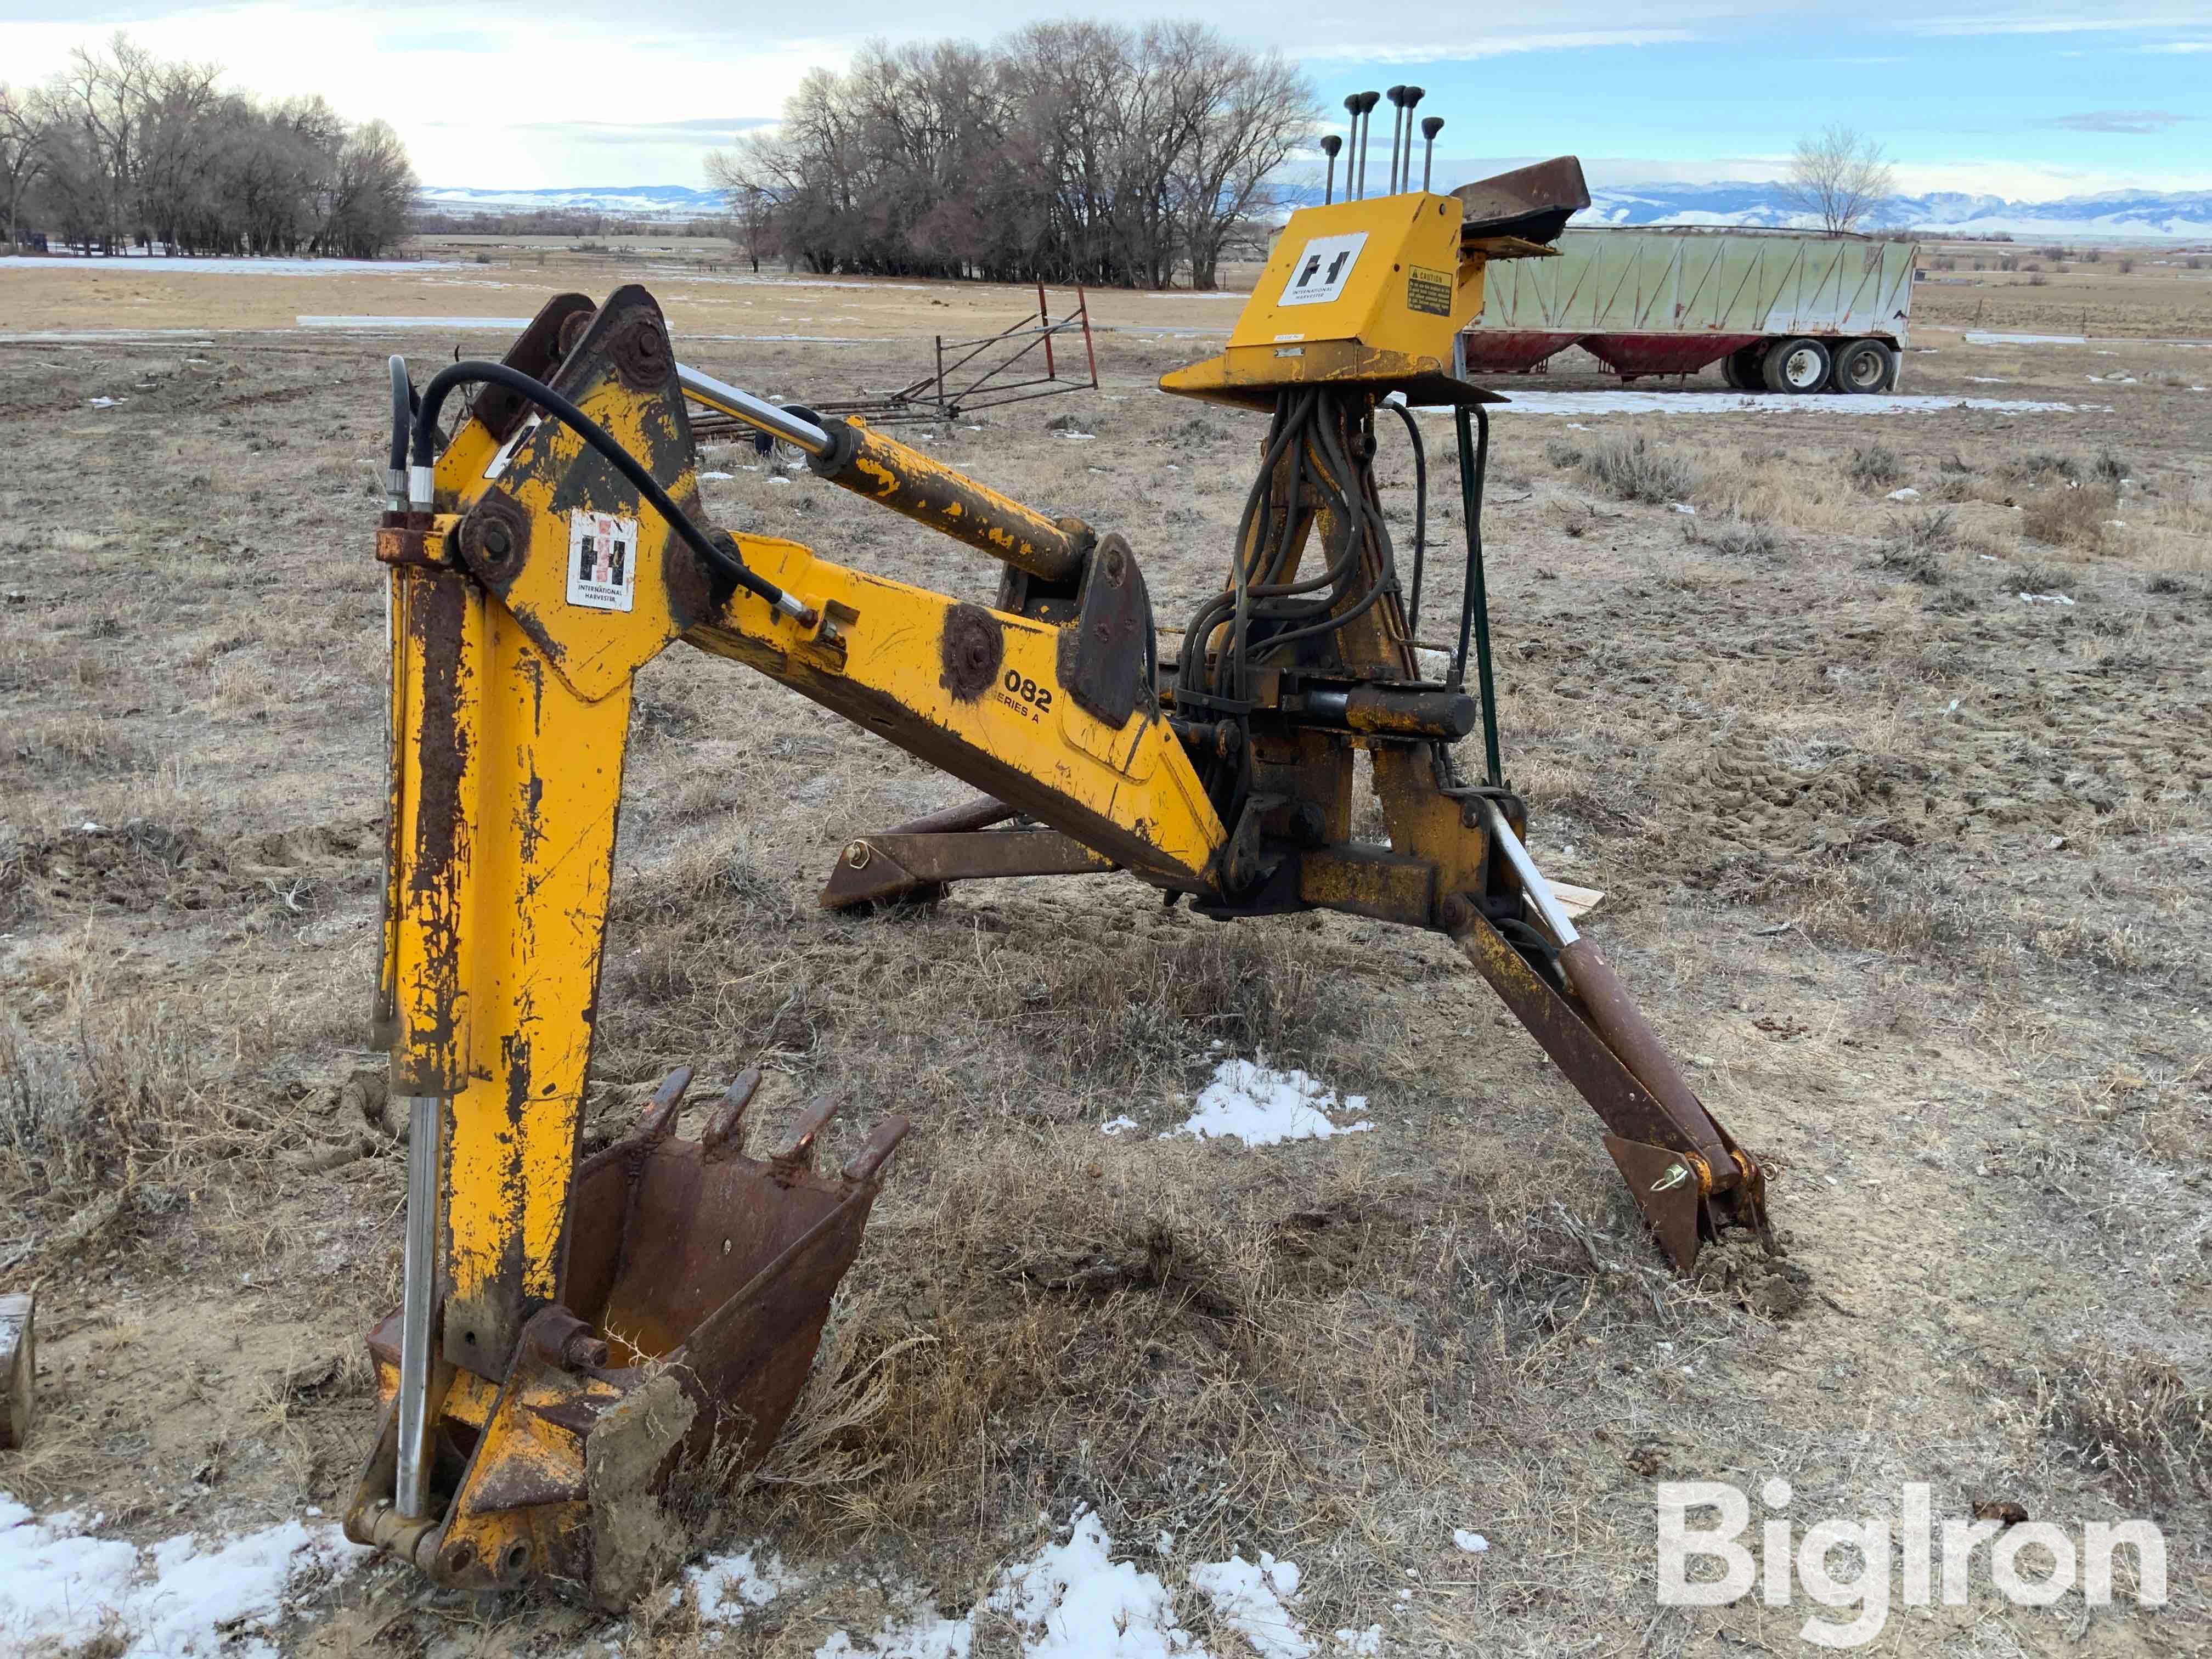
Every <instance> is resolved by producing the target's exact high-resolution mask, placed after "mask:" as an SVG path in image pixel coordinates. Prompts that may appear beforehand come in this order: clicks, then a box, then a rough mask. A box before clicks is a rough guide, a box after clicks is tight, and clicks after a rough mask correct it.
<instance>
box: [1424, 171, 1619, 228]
mask: <svg viewBox="0 0 2212 1659" xmlns="http://www.w3.org/2000/svg"><path fill="white" fill-rule="evenodd" d="M1452 194H1453V195H1455V196H1456V197H1459V199H1460V202H1461V204H1462V210H1463V212H1464V214H1465V217H1464V218H1462V220H1461V222H1460V237H1461V240H1463V241H1479V240H1483V239H1486V238H1488V237H1493V236H1517V237H1523V238H1526V239H1527V240H1529V241H1532V242H1548V241H1551V240H1553V238H1554V237H1556V236H1558V235H1559V233H1560V232H1561V231H1562V230H1564V229H1565V228H1566V223H1567V221H1568V220H1569V219H1570V218H1571V217H1572V216H1574V215H1575V214H1577V213H1579V212H1581V211H1582V210H1583V209H1584V208H1586V207H1588V206H1589V203H1590V198H1589V185H1587V184H1586V183H1584V182H1583V164H1582V162H1581V161H1580V160H1578V159H1577V157H1575V156H1572V155H1555V156H1553V158H1552V159H1551V160H1550V161H1537V162H1534V163H1532V164H1530V165H1529V166H1528V167H1516V168H1514V169H1513V170H1512V171H1511V172H1510V173H1497V174H1494V175H1493V176H1492V177H1490V178H1488V179H1476V180H1475V181H1474V183H1473V184H1469V185H1461V186H1460V187H1459V188H1458V189H1457V190H1455V191H1453V192H1452Z"/></svg>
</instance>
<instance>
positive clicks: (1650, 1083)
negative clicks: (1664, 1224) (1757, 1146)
mask: <svg viewBox="0 0 2212 1659" xmlns="http://www.w3.org/2000/svg"><path fill="white" fill-rule="evenodd" d="M1559 967H1560V969H1561V970H1562V971H1564V972H1565V975H1566V976H1567V982H1568V983H1569V984H1570V985H1572V986H1573V987H1575V995H1576V996H1577V998H1578V999H1579V1000H1581V1002H1582V1006H1583V1012H1585V1013H1586V1014H1587V1015H1588V1017H1589V1023H1590V1024H1591V1026H1592V1027H1593V1028H1595V1030H1596V1031H1597V1034H1598V1035H1599V1036H1601V1037H1603V1038H1604V1039H1605V1043H1606V1046H1607V1048H1611V1049H1612V1050H1613V1053H1614V1054H1618V1055H1620V1060H1621V1063H1622V1064H1623V1065H1625V1066H1627V1067H1628V1069H1629V1070H1630V1071H1632V1072H1633V1073H1635V1074H1636V1078H1637V1080H1638V1082H1639V1083H1641V1084H1643V1085H1644V1088H1645V1089H1647V1090H1649V1091H1650V1094H1651V1097H1652V1098H1653V1099H1655V1100H1656V1101H1657V1102H1658V1103H1659V1105H1660V1108H1661V1109H1662V1110H1663V1111H1664V1112H1665V1113H1666V1114H1667V1115H1668V1118H1669V1119H1670V1120H1671V1121H1673V1122H1674V1125H1675V1127H1677V1128H1679V1129H1680V1131H1681V1132H1682V1133H1683V1135H1684V1136H1686V1138H1687V1139H1688V1140H1689V1141H1690V1143H1691V1146H1692V1149H1693V1150H1694V1151H1695V1152H1697V1154H1698V1155H1699V1158H1702V1159H1703V1160H1704V1161H1705V1167H1706V1168H1707V1169H1709V1170H1711V1172H1712V1179H1711V1186H1712V1187H1715V1188H1721V1187H1733V1186H1735V1184H1736V1180H1737V1171H1736V1169H1735V1164H1733V1163H1732V1162H1731V1161H1730V1159H1729V1154H1728V1146H1727V1144H1726V1141H1725V1139H1724V1138H1723V1135H1722V1133H1721V1128H1720V1125H1718V1124H1717V1123H1716V1122H1714V1121H1713V1120H1712V1117H1711V1114H1709V1113H1708V1112H1707V1111H1706V1110H1705V1103H1704V1102H1703V1101H1701V1100H1699V1098H1698V1097H1697V1096H1696V1095H1695V1094H1693V1093H1692V1092H1691V1091H1690V1085H1688V1084H1687V1083H1685V1082H1684V1081H1683V1080H1682V1074H1681V1073H1680V1072H1678V1071H1677V1070H1675V1069H1674V1060H1673V1058H1672V1057H1671V1056H1670V1055H1669V1054H1668V1052H1667V1049H1666V1046H1665V1045H1664V1044H1663V1043H1662V1042H1660V1041H1659V1038H1658V1035H1657V1034H1656V1032H1654V1031H1653V1030H1652V1029H1651V1027H1650V1024H1648V1023H1647V1022H1646V1021H1645V1019H1644V1013H1643V1011H1642V1010H1641V1009H1639V1008H1638V1006H1636V1003H1635V1000H1634V999H1632V997H1631V996H1630V995H1629V994H1628V991H1627V988H1626V987H1624V986H1623V985H1622V984H1621V982H1620V978H1619V977H1618V976H1617V975H1615V974H1614V973H1613V969H1612V968H1611V966H1610V965H1608V964H1607V962H1606V960H1605V958H1604V957H1601V956H1600V955H1599V954H1598V951H1597V946H1595V945H1593V944H1591V943H1590V942H1589V940H1588V939H1576V940H1575V941H1574V942H1573V943H1572V944H1571V945H1566V946H1565V947H1564V948H1563V949H1562V950H1561V951H1559Z"/></svg>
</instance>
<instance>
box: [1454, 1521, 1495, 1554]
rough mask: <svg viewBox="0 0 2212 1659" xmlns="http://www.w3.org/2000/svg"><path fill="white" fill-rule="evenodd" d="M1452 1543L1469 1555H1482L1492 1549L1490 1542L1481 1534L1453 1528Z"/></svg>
mask: <svg viewBox="0 0 2212 1659" xmlns="http://www.w3.org/2000/svg"><path fill="white" fill-rule="evenodd" d="M1452 1542H1453V1543H1455V1544H1456V1545H1458V1546H1459V1547H1460V1548H1461V1549H1462V1550H1464V1551H1466V1552H1467V1553H1468V1554H1469V1555H1480V1554H1481V1553H1483V1552H1484V1551H1485V1550H1486V1549H1488V1548H1489V1547H1490V1541H1489V1540H1488V1539H1487V1538H1485V1537H1484V1536H1483V1535H1482V1534H1480V1533H1479V1532H1468V1531H1465V1530H1463V1529H1462V1528H1457V1527H1455V1528H1452Z"/></svg>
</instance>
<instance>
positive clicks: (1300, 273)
mask: <svg viewBox="0 0 2212 1659" xmlns="http://www.w3.org/2000/svg"><path fill="white" fill-rule="evenodd" d="M1364 246H1367V233H1366V232H1365V231H1364V230H1355V231H1352V232H1350V233H1348V234H1345V235H1342V236H1316V237H1315V238H1314V239H1313V240H1311V241H1310V242H1308V243H1307V244H1306V245H1305V246H1304V248H1303V249H1301V250H1300V252H1299V253H1298V260H1297V264H1294V265H1292V266H1291V275H1290V280H1289V281H1288V282H1285V283H1284V284H1283V297H1282V298H1281V299H1280V300H1278V301H1276V302H1275V303H1276V304H1278V305H1285V306H1318V305H1326V304H1327V303H1328V301H1331V300H1334V298H1336V296H1337V295H1340V294H1341V293H1343V292H1344V285H1345V283H1346V282H1348V281H1349V280H1350V279H1351V276H1352V266H1353V265H1355V264H1358V263H1359V250H1360V249H1361V248H1363V247H1364Z"/></svg>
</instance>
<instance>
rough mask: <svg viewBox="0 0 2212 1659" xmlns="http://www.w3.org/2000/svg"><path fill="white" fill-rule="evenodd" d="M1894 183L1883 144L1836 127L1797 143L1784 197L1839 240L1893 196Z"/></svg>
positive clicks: (1843, 126) (1804, 138) (1849, 127)
mask: <svg viewBox="0 0 2212 1659" xmlns="http://www.w3.org/2000/svg"><path fill="white" fill-rule="evenodd" d="M1892 185H1893V174H1892V173H1891V170H1890V166H1889V161H1888V157H1887V155H1886V154H1885V152H1884V151H1883V149H1882V147H1881V145H1880V144H1879V143H1875V140H1874V139H1872V138H1870V137H1868V136H1867V135H1866V134H1864V133H1863V132H1861V131H1858V130H1857V128H1856V127H1851V126H1847V125H1844V124H1843V123H1842V122H1836V123H1834V124H1832V125H1829V126H1828V127H1826V128H1825V129H1823V130H1822V131H1820V132H1819V133H1817V134H1814V135H1812V136H1809V137H1803V138H1800V139H1799V140H1798V141H1797V153H1796V155H1794V156H1792V157H1791V158H1790V178H1789V180H1788V182H1787V183H1785V184H1784V185H1783V195H1784V197H1786V198H1787V199H1788V200H1789V201H1790V203H1792V204H1794V205H1795V206H1796V207H1797V208H1798V209H1800V210H1802V211H1803V212H1806V213H1809V214H1811V215H1812V216H1814V218H1816V219H1818V220H1819V221H1820V228H1821V229H1823V230H1825V231H1826V232H1827V233H1828V234H1830V235H1831V236H1835V235H1840V234H1842V233H1843V232H1844V231H1847V230H1849V229H1850V228H1851V227H1852V226H1853V225H1855V224H1857V222H1859V221H1860V220H1861V219H1863V218H1864V217H1865V216H1866V215H1867V212H1868V210H1869V209H1871V208H1872V207H1873V206H1874V205H1875V203H1877V202H1879V201H1880V200H1881V198H1882V197H1886V196H1887V195H1888V194H1889V193H1890V191H1891V188H1892Z"/></svg>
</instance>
